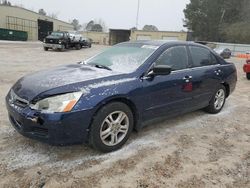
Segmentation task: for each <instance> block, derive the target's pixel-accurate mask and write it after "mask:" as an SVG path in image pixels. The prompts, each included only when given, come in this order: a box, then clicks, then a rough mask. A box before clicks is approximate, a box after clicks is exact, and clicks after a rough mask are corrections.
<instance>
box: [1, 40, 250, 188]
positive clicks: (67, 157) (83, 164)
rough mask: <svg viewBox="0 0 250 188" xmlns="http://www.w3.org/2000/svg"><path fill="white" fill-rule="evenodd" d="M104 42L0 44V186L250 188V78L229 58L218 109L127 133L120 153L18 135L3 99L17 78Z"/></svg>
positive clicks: (66, 60)
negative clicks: (232, 80) (232, 81)
mask: <svg viewBox="0 0 250 188" xmlns="http://www.w3.org/2000/svg"><path fill="white" fill-rule="evenodd" d="M105 48H107V46H99V45H93V47H92V48H91V49H89V48H86V49H81V50H69V51H65V52H57V51H48V52H45V51H43V49H42V45H41V43H39V42H36V43H32V42H31V43H23V42H3V41H0V187H58V188H59V187H60V188H61V187H84V188H88V187H107V188H110V187H114V188H117V187H141V188H146V187H180V188H183V187H184V188H185V187H186V188H189V187H190V188H191V187H192V188H196V187H197V188H201V187H227V188H234V187H250V81H248V80H247V79H246V78H245V75H244V73H243V70H242V66H243V63H244V59H236V58H232V59H230V60H229V61H231V62H234V63H235V64H236V66H237V69H238V84H237V88H236V91H235V92H234V93H233V95H231V96H230V97H229V98H228V100H227V103H226V105H225V107H224V109H223V111H222V112H221V113H220V114H217V115H210V114H207V113H205V112H203V111H196V112H192V113H189V114H186V115H183V116H179V117H177V118H173V119H169V120H166V121H164V122H161V123H156V124H152V125H150V126H149V127H147V128H144V129H143V130H141V131H140V132H139V133H133V134H132V136H131V138H130V139H129V141H128V142H127V144H126V145H125V146H124V147H123V148H122V149H120V150H119V151H116V152H113V153H109V154H102V153H98V152H96V151H94V150H92V149H91V148H89V147H86V146H83V145H77V146H67V147H55V146H49V145H47V144H43V143H40V142H38V141H34V140H30V139H28V138H25V137H23V136H21V135H19V134H18V133H17V132H16V131H15V130H14V129H13V128H12V127H11V125H10V123H9V121H8V115H7V111H6V108H5V100H4V98H5V96H6V94H7V92H8V90H9V89H10V87H11V86H12V85H13V84H14V83H15V82H16V81H17V80H18V79H19V78H20V77H22V76H24V75H26V74H28V73H31V72H35V71H39V70H43V69H49V68H51V67H54V66H57V65H62V64H69V63H76V62H79V61H82V60H84V59H86V58H87V57H90V56H92V55H94V54H96V53H98V52H100V51H102V50H104V49H105Z"/></svg>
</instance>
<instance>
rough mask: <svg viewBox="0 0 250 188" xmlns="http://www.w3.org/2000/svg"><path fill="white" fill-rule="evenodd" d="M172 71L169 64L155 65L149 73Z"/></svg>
mask: <svg viewBox="0 0 250 188" xmlns="http://www.w3.org/2000/svg"><path fill="white" fill-rule="evenodd" d="M171 71H172V68H171V67H170V66H168V65H155V66H154V67H153V68H152V70H151V72H150V73H149V75H154V76H157V75H169V74H170V73H171Z"/></svg>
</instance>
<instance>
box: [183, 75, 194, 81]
mask: <svg viewBox="0 0 250 188" xmlns="http://www.w3.org/2000/svg"><path fill="white" fill-rule="evenodd" d="M192 78H193V77H192V76H185V77H184V78H183V80H190V79H192Z"/></svg>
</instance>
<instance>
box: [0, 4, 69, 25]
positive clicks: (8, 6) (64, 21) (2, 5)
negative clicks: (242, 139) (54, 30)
mask: <svg viewBox="0 0 250 188" xmlns="http://www.w3.org/2000/svg"><path fill="white" fill-rule="evenodd" d="M1 6H2V7H8V8H16V9H22V10H24V11H28V12H31V13H33V14H37V15H39V16H44V15H41V14H39V13H37V12H35V11H32V10H29V9H26V8H23V7H18V6H8V5H2V4H0V7H1ZM44 17H45V18H48V19H52V20H57V21H59V22H63V23H65V24H69V25H71V24H70V23H68V22H65V21H62V20H59V19H56V18H52V17H49V16H44Z"/></svg>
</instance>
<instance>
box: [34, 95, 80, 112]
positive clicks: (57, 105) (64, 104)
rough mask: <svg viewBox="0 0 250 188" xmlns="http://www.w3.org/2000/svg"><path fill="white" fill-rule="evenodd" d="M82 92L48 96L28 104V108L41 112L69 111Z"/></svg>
mask: <svg viewBox="0 0 250 188" xmlns="http://www.w3.org/2000/svg"><path fill="white" fill-rule="evenodd" d="M82 94H83V93H82V92H74V93H67V94H62V95H56V96H53V97H48V98H45V99H42V100H40V101H38V102H37V103H36V104H32V105H30V108H31V109H34V110H39V111H41V112H43V113H55V112H70V111H71V110H72V109H73V108H74V106H75V104H76V103H77V102H78V100H79V99H80V97H81V96H82Z"/></svg>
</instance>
